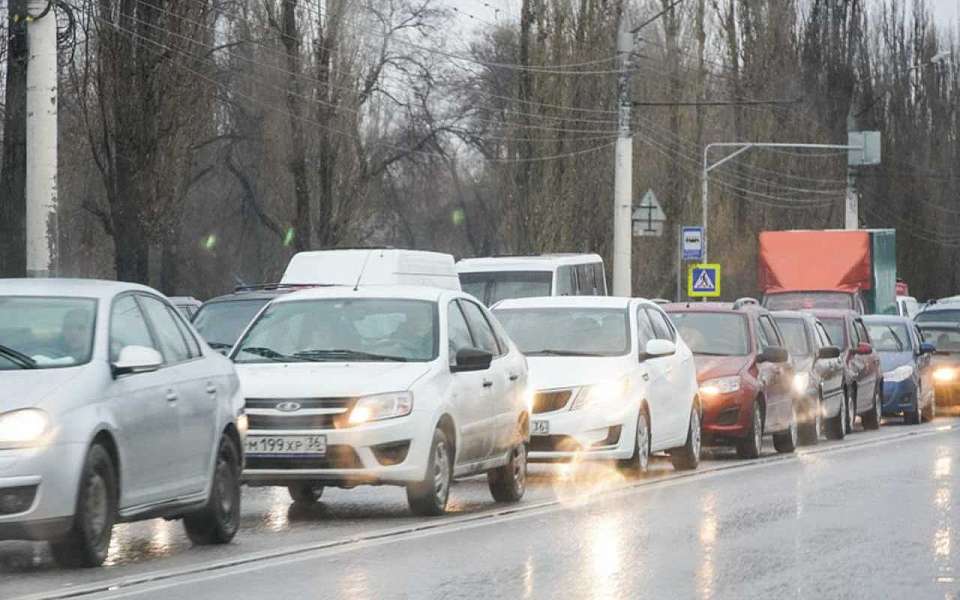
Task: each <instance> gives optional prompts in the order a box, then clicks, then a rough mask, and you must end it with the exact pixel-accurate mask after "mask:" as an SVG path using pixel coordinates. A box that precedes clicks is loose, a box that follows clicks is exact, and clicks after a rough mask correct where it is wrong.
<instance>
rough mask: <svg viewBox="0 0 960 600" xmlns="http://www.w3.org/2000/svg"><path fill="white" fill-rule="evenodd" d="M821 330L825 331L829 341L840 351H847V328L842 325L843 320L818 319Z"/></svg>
mask: <svg viewBox="0 0 960 600" xmlns="http://www.w3.org/2000/svg"><path fill="white" fill-rule="evenodd" d="M820 322H821V323H823V328H824V329H826V330H827V335H829V336H830V341H831V342H833V345H834V346H836V347H838V348H840V349H841V350H846V349H847V328H846V327H845V326H844V324H843V319H820Z"/></svg>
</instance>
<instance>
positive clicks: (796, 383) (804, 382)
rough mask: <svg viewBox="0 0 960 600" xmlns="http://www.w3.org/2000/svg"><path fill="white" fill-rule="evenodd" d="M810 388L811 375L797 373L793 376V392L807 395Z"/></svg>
mask: <svg viewBox="0 0 960 600" xmlns="http://www.w3.org/2000/svg"><path fill="white" fill-rule="evenodd" d="M809 387H810V373H796V374H794V376H793V391H795V392H796V393H798V394H804V393H806V391H807V389H809Z"/></svg>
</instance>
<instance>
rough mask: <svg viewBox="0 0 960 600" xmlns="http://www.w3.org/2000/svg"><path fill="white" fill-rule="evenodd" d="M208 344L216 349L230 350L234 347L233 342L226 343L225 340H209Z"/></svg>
mask: <svg viewBox="0 0 960 600" xmlns="http://www.w3.org/2000/svg"><path fill="white" fill-rule="evenodd" d="M207 345H208V346H210V347H211V348H213V349H214V350H229V349H230V348H233V344H224V343H223V342H207Z"/></svg>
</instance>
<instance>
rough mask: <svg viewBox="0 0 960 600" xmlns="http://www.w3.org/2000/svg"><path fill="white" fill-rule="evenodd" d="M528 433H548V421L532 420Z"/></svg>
mask: <svg viewBox="0 0 960 600" xmlns="http://www.w3.org/2000/svg"><path fill="white" fill-rule="evenodd" d="M530 433H531V434H533V435H550V421H534V422H533V428H532V429H531V430H530Z"/></svg>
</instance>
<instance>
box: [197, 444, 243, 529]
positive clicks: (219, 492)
mask: <svg viewBox="0 0 960 600" xmlns="http://www.w3.org/2000/svg"><path fill="white" fill-rule="evenodd" d="M183 527H184V529H186V531H187V537H189V538H190V541H191V542H193V543H194V544H196V545H197V546H209V545H211V544H227V543H229V542H230V541H231V540H233V537H234V536H235V535H237V530H238V529H239V528H240V452H239V451H238V450H237V446H236V444H234V443H233V441H232V440H230V439H229V438H227V437H223V438H222V439H221V440H220V448H219V449H218V450H217V463H216V466H215V467H214V469H213V481H212V482H211V486H210V499H209V500H208V501H207V506H206V507H204V509H203V510H201V511H199V512H197V513H194V514H192V515H187V516H186V517H184V519H183Z"/></svg>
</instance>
